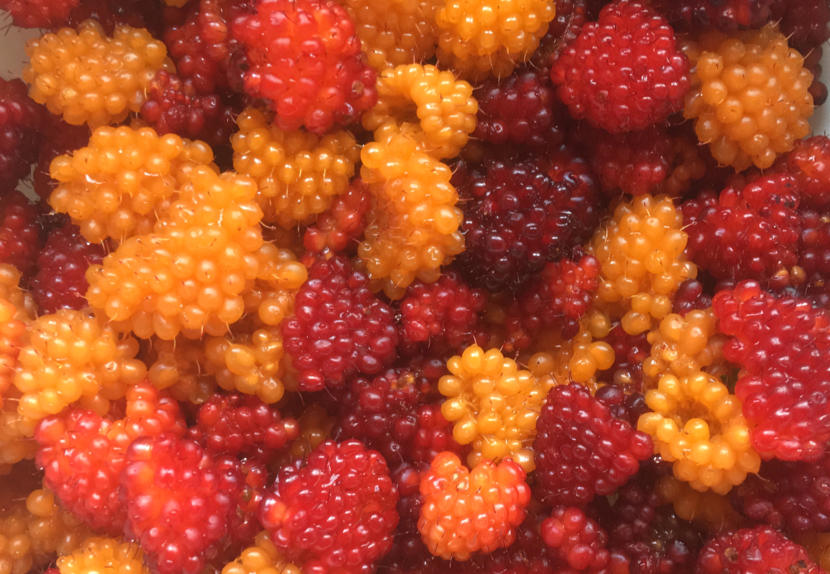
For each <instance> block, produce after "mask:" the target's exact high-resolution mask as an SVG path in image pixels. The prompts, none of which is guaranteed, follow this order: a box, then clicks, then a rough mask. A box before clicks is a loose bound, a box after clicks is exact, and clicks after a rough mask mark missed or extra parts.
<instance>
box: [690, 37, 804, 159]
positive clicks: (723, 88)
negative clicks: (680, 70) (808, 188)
mask: <svg viewBox="0 0 830 574" xmlns="http://www.w3.org/2000/svg"><path fill="white" fill-rule="evenodd" d="M685 52H686V54H687V56H688V57H689V59H690V60H691V61H692V64H693V66H694V68H693V74H692V89H691V90H690V91H689V93H688V95H687V96H686V107H685V110H684V115H685V116H686V117H687V118H692V119H694V120H695V131H696V132H697V135H698V138H699V139H700V141H701V142H702V143H705V144H709V150H710V151H711V153H712V156H713V157H714V158H715V159H716V160H718V161H719V162H720V163H721V164H724V165H730V166H733V167H734V168H735V169H737V170H738V171H742V170H745V169H747V168H748V167H750V166H751V165H753V164H754V165H755V166H756V167H758V168H760V169H766V168H768V167H770V166H772V164H773V163H774V162H775V158H776V157H778V156H779V155H780V154H782V153H786V152H788V151H790V150H791V149H793V146H794V145H795V142H796V141H798V140H799V139H801V138H804V137H806V136H807V135H809V133H810V123H809V119H810V116H811V115H812V114H813V109H814V105H813V97H812V95H811V94H810V90H809V89H810V85H811V84H812V83H813V75H812V74H811V73H810V71H809V70H807V68H805V67H804V57H803V56H802V55H801V54H800V53H798V51H796V50H795V49H793V48H790V47H789V45H788V44H787V38H786V36H784V35H783V34H782V33H781V32H779V31H778V29H777V28H776V26H775V25H774V24H768V25H767V26H765V27H764V28H762V29H760V30H748V31H744V32H737V33H735V34H733V35H730V36H727V35H725V34H723V33H721V32H717V31H707V32H705V33H704V34H702V35H701V36H700V37H699V38H698V39H697V42H696V43H691V44H689V45H687V46H686V47H685Z"/></svg>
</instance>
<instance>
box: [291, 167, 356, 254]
mask: <svg viewBox="0 0 830 574" xmlns="http://www.w3.org/2000/svg"><path fill="white" fill-rule="evenodd" d="M371 199H372V197H371V196H370V195H369V190H368V188H367V186H366V184H365V183H363V180H362V179H360V178H359V177H358V178H355V179H353V180H352V183H351V185H349V189H348V190H346V193H343V194H341V195H338V196H337V197H336V198H335V199H334V202H333V203H332V204H331V206H330V207H329V208H328V209H327V210H326V211H324V212H323V213H321V214H320V215H318V216H317V220H316V221H315V222H314V223H313V224H312V225H310V226H308V227H307V228H306V230H305V235H303V247H305V248H306V249H307V250H308V251H311V252H313V253H320V252H323V251H325V250H326V249H330V250H331V251H333V252H334V253H341V252H347V253H351V252H353V251H355V250H356V249H357V244H358V242H359V241H360V238H361V237H362V236H363V229H364V227H365V226H366V214H367V213H368V212H369V209H370V208H371V207H372V201H371Z"/></svg>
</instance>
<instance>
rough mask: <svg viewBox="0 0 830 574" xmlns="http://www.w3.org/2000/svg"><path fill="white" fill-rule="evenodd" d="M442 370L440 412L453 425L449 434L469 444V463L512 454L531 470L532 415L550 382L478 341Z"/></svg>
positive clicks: (532, 466) (525, 468) (537, 414)
mask: <svg viewBox="0 0 830 574" xmlns="http://www.w3.org/2000/svg"><path fill="white" fill-rule="evenodd" d="M447 368H448V369H449V371H450V374H449V375H445V376H443V377H441V380H440V381H439V382H438V391H439V392H440V393H441V394H442V395H444V396H445V397H446V399H445V400H444V402H443V404H442V405H441V413H442V414H443V415H444V417H445V418H446V419H447V420H448V421H450V422H451V423H454V424H453V438H455V440H456V441H458V442H459V443H460V444H471V445H472V449H473V450H472V452H471V453H470V455H469V456H468V458H467V462H468V464H469V465H470V466H475V465H477V464H478V463H479V462H481V461H483V460H489V461H500V460H503V459H505V458H511V459H513V461H514V462H516V463H518V464H519V465H520V466H521V467H522V468H523V469H524V470H525V471H526V472H530V471H532V470H533V469H534V463H533V451H532V449H531V446H532V444H533V439H534V438H535V437H536V419H537V418H539V412H540V411H541V409H542V404H543V403H544V401H545V397H546V396H547V393H548V391H549V390H550V386H551V382H552V381H551V380H550V379H545V382H542V381H540V380H539V379H537V378H536V377H535V376H534V375H533V373H531V372H530V371H527V370H524V369H519V367H518V365H517V364H516V361H514V360H513V359H508V358H506V357H504V355H502V354H501V352H500V351H499V350H498V349H490V350H488V351H485V350H484V349H482V348H481V347H479V346H478V345H470V346H469V347H467V348H466V349H464V352H463V353H462V354H461V356H455V357H452V358H451V359H450V360H449V361H447Z"/></svg>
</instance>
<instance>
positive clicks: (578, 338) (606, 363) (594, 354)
mask: <svg viewBox="0 0 830 574" xmlns="http://www.w3.org/2000/svg"><path fill="white" fill-rule="evenodd" d="M610 330H611V321H610V319H609V318H608V316H607V315H606V314H605V313H602V312H601V311H598V310H596V309H592V310H591V311H590V312H589V313H588V314H587V315H586V316H585V317H584V318H583V319H582V320H581V321H580V323H579V332H578V333H577V334H576V335H575V336H574V338H573V339H571V348H570V357H569V359H568V373H569V374H570V377H571V379H573V380H574V381H575V382H577V383H580V384H582V385H585V386H587V387H589V388H591V389H592V390H594V389H595V388H596V379H595V375H596V372H597V371H604V370H606V369H610V368H611V366H612V365H613V364H614V359H615V354H614V349H613V347H611V345H609V344H608V343H607V342H605V341H601V340H599V339H602V338H604V337H606V336H607V335H608V333H609V332H610Z"/></svg>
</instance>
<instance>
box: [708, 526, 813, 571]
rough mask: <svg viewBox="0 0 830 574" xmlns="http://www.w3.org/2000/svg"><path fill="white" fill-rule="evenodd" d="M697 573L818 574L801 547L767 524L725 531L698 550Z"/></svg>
mask: <svg viewBox="0 0 830 574" xmlns="http://www.w3.org/2000/svg"><path fill="white" fill-rule="evenodd" d="M697 572H698V574H745V573H747V572H792V573H797V574H821V573H822V572H823V570H822V569H821V568H819V567H818V566H817V565H816V564H815V563H814V562H813V561H812V560H810V558H809V557H808V556H807V551H806V550H805V549H804V547H802V546H799V545H798V544H796V543H795V542H793V541H792V540H789V539H788V538H787V537H785V536H784V535H782V534H781V533H779V532H776V531H775V530H773V529H772V528H769V527H767V526H758V527H756V528H745V529H742V530H735V531H731V532H725V533H723V534H720V535H718V536H716V537H714V538H712V539H711V540H710V541H709V542H707V543H706V545H705V546H704V547H703V549H702V550H701V551H700V556H699V557H698V560H697Z"/></svg>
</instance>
